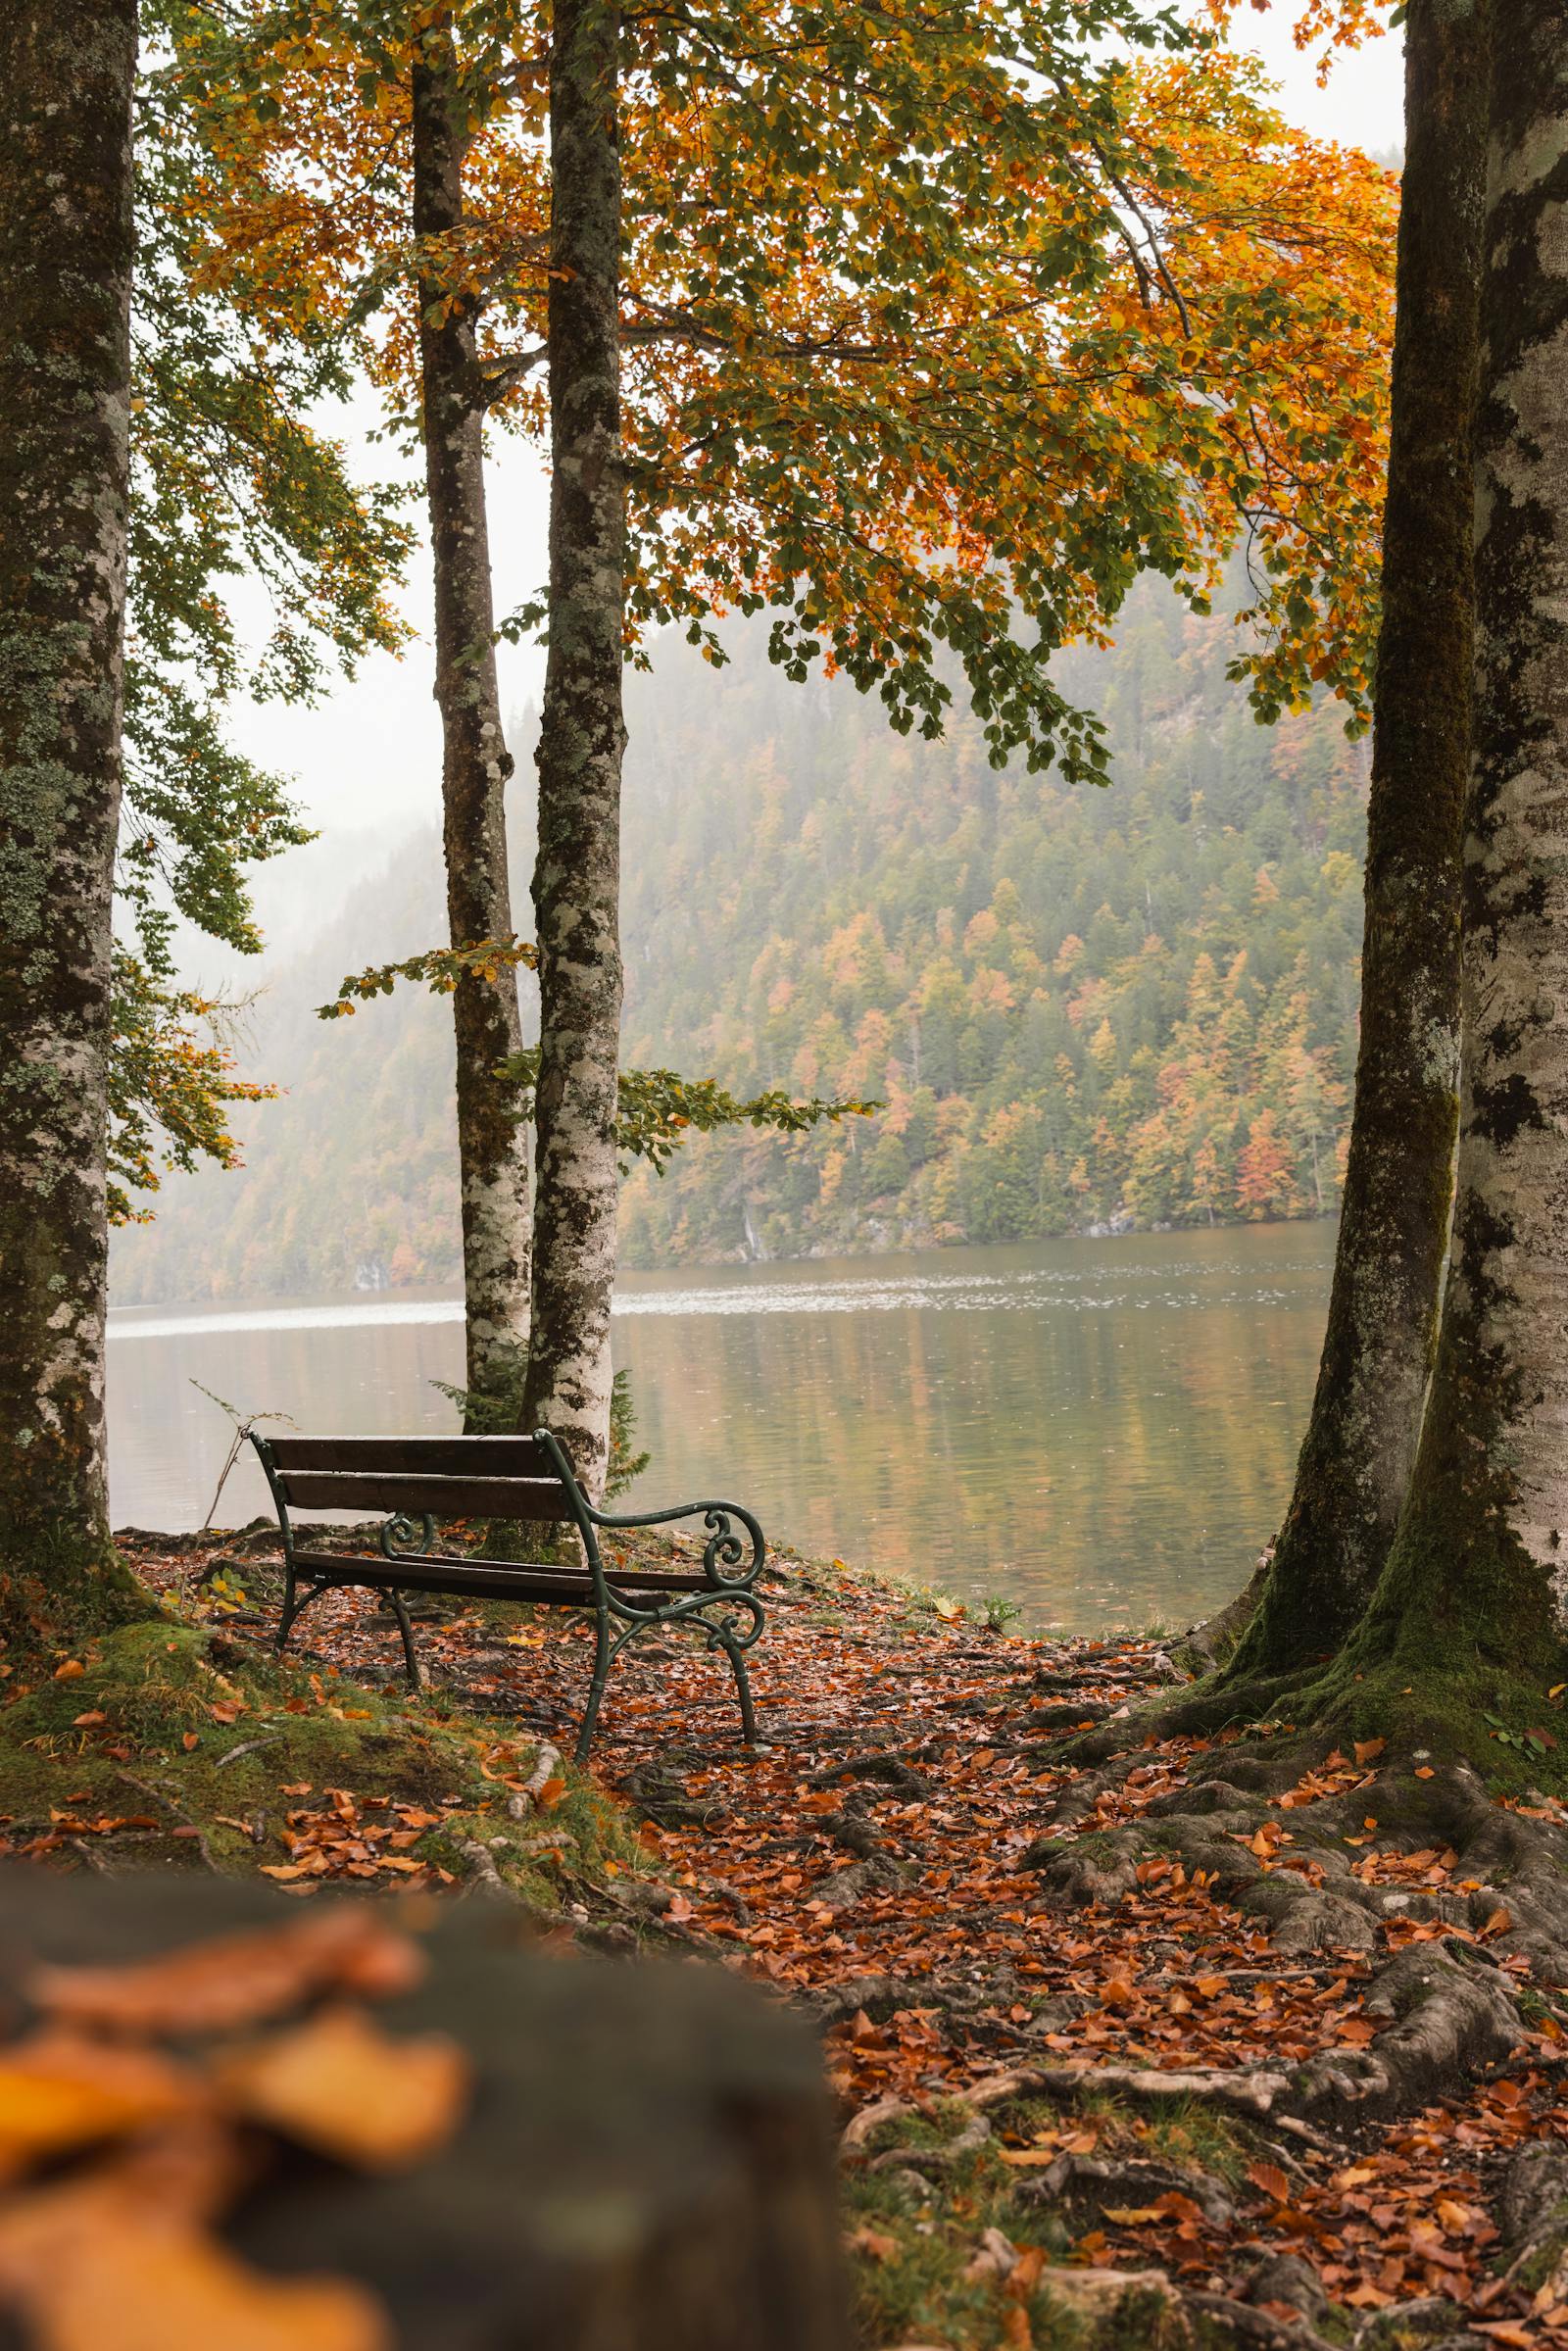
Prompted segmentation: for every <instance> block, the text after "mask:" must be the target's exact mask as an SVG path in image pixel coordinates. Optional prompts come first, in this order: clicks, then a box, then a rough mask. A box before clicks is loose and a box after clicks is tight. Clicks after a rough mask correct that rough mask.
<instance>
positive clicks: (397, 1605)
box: [381, 1592, 419, 1690]
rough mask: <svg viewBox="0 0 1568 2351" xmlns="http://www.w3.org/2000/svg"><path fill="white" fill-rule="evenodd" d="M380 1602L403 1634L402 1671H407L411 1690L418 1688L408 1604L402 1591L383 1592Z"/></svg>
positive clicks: (416, 1665)
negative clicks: (395, 1620) (396, 1622)
mask: <svg viewBox="0 0 1568 2351" xmlns="http://www.w3.org/2000/svg"><path fill="white" fill-rule="evenodd" d="M381 1604H382V1606H383V1607H385V1608H390V1609H391V1611H392V1613H393V1615H394V1616H395V1617H396V1618H397V1620H398V1631H399V1632H400V1633H401V1634H402V1636H403V1665H404V1671H405V1672H406V1673H407V1675H408V1678H409V1688H410V1689H411V1690H417V1689H418V1688H419V1660H418V1658H417V1655H416V1654H415V1648H414V1627H413V1626H412V1625H411V1624H410V1622H409V1611H408V1606H407V1604H406V1602H405V1600H404V1597H403V1594H402V1592H383V1593H382V1595H381Z"/></svg>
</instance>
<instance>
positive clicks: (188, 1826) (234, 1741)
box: [0, 1616, 640, 1909]
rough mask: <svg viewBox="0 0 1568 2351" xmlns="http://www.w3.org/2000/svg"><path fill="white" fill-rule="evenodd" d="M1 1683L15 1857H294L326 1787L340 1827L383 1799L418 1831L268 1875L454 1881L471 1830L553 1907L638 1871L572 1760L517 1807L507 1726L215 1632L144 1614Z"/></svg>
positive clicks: (612, 1812) (510, 1881) (2, 1758)
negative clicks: (538, 1799) (319, 1864)
mask: <svg viewBox="0 0 1568 2351" xmlns="http://www.w3.org/2000/svg"><path fill="white" fill-rule="evenodd" d="M6 1687H7V1690H8V1695H7V1696H6V1698H5V1700H4V1702H3V1707H0V1816H4V1819H3V1825H0V1839H3V1841H4V1844H5V1845H6V1846H7V1847H8V1848H9V1849H10V1850H11V1851H12V1852H22V1853H35V1854H40V1855H44V1856H48V1855H52V1854H60V1853H74V1854H76V1855H79V1856H80V1858H81V1859H82V1860H83V1861H84V1862H86V1863H87V1864H88V1865H89V1866H97V1867H100V1868H110V1869H113V1868H118V1867H122V1866H129V1865H131V1864H145V1863H147V1862H152V1861H156V1862H160V1863H169V1862H173V1863H179V1862H183V1863H185V1864H187V1865H195V1866H201V1865H203V1864H206V1865H210V1866H211V1867H213V1868H216V1869H218V1870H221V1871H223V1872H233V1873H235V1874H243V1873H248V1872H251V1871H265V1870H269V1869H278V1868H289V1867H292V1866H293V1865H294V1864H295V1862H296V1859H297V1852H298V1845H299V1832H300V1827H301V1816H302V1815H303V1816H307V1817H309V1816H310V1815H311V1814H312V1812H313V1809H319V1808H320V1807H321V1806H323V1805H330V1804H332V1803H334V1801H335V1800H336V1799H337V1798H338V1797H339V1796H341V1797H343V1798H346V1799H347V1800H348V1802H349V1804H350V1805H351V1806H352V1808H353V1812H352V1814H351V1813H349V1812H342V1811H341V1807H340V1817H342V1818H343V1819H344V1820H345V1822H351V1821H352V1818H353V1817H354V1815H357V1814H360V1813H362V1812H363V1815H364V1817H365V1818H366V1819H367V1820H368V1819H370V1818H371V1817H372V1816H373V1815H374V1814H375V1813H376V1812H377V1811H385V1808H386V1807H387V1806H389V1805H391V1804H394V1803H395V1804H396V1805H398V1806H400V1807H403V1808H404V1811H403V1815H402V1817H403V1819H404V1820H405V1821H413V1822H417V1824H418V1833H417V1836H414V1837H413V1838H412V1840H411V1841H406V1842H399V1843H398V1844H397V1846H396V1847H395V1848H387V1849H386V1850H382V1849H381V1848H382V1846H383V1845H384V1843H385V1840H384V1839H382V1838H380V1837H372V1838H370V1839H369V1840H368V1842H367V1843H366V1845H365V1851H364V1853H363V1855H362V1856H361V1857H359V1858H356V1857H355V1856H354V1855H353V1853H352V1851H351V1850H350V1848H351V1847H352V1844H353V1842H354V1839H353V1837H352V1836H351V1835H349V1834H348V1833H347V1831H346V1832H345V1835H344V1837H343V1838H342V1840H341V1848H342V1849H341V1851H338V1850H337V1849H335V1848H334V1849H333V1851H332V1852H331V1853H330V1854H329V1857H328V1867H327V1868H326V1869H325V1870H323V1871H322V1872H321V1873H320V1875H319V1877H318V1876H315V1875H312V1874H311V1871H309V1870H308V1871H307V1872H306V1873H305V1874H304V1875H302V1876H301V1877H299V1878H294V1879H288V1880H284V1881H280V1883H284V1884H289V1885H292V1886H296V1887H301V1888H308V1887H309V1886H312V1885H314V1884H316V1883H320V1882H325V1881H326V1880H327V1879H330V1881H331V1882H332V1883H334V1884H338V1883H342V1884H347V1885H358V1886H361V1888H362V1889H374V1888H380V1889H383V1890H384V1889H387V1888H389V1887H391V1886H394V1885H396V1884H397V1883H398V1882H399V1879H400V1878H404V1879H406V1878H407V1877H408V1876H409V1875H410V1874H411V1869H410V1868H409V1867H406V1866H405V1865H413V1867H417V1868H427V1869H428V1870H429V1871H431V1872H433V1873H435V1874H436V1875H437V1879H438V1881H439V1877H440V1873H443V1872H444V1873H446V1874H447V1875H448V1876H449V1877H451V1878H454V1879H467V1878H470V1877H472V1876H473V1874H474V1861H473V1857H472V1855H471V1854H470V1853H468V1852H466V1850H465V1848H466V1847H467V1846H470V1845H472V1844H474V1843H475V1842H477V1843H479V1844H482V1845H483V1846H484V1848H485V1849H486V1851H487V1853H489V1855H490V1857H491V1866H493V1867H494V1869H495V1870H496V1873H497V1875H498V1876H499V1877H500V1878H501V1879H502V1881H503V1883H504V1884H507V1885H509V1886H513V1887H514V1888H515V1890H516V1891H517V1892H518V1893H519V1894H521V1895H522V1896H523V1897H524V1898H525V1899H528V1900H531V1901H533V1902H535V1903H536V1904H537V1905H538V1906H539V1907H541V1908H546V1909H554V1908H558V1907H559V1906H560V1903H561V1899H562V1894H563V1891H564V1882H566V1881H570V1882H578V1881H584V1882H587V1883H588V1884H591V1885H599V1884H603V1883H604V1882H605V1881H606V1880H607V1878H613V1877H614V1876H616V1875H619V1874H621V1873H623V1872H632V1871H635V1870H636V1869H637V1868H638V1867H639V1866H640V1863H639V1858H638V1853H637V1848H636V1847H635V1845H634V1843H633V1842H632V1840H631V1838H630V1837H629V1835H628V1832H627V1830H626V1827H625V1825H624V1823H623V1821H622V1818H621V1816H620V1814H619V1813H618V1811H617V1810H616V1808H615V1807H614V1806H613V1805H612V1804H611V1803H610V1802H609V1800H608V1799H607V1798H606V1797H604V1796H603V1795H602V1794H600V1792H599V1791H598V1790H597V1789H596V1788H594V1786H593V1784H592V1782H591V1781H589V1780H588V1779H587V1778H586V1777H585V1776H584V1775H582V1774H579V1773H577V1772H576V1771H575V1770H574V1769H572V1767H571V1766H569V1765H567V1764H563V1765H561V1766H560V1768H559V1773H558V1774H557V1775H556V1777H557V1779H558V1780H559V1783H560V1786H559V1787H558V1788H556V1789H554V1790H553V1791H552V1796H553V1799H554V1800H553V1801H552V1802H551V1804H550V1807H549V1809H548V1811H545V1812H541V1811H538V1810H537V1809H534V1808H532V1807H530V1809H529V1810H528V1812H527V1814H526V1815H525V1817H523V1818H521V1819H514V1818H513V1816H512V1813H511V1812H510V1810H509V1808H508V1798H509V1793H510V1791H509V1788H508V1786H507V1780H508V1778H515V1777H518V1776H520V1777H522V1778H524V1779H525V1778H526V1777H527V1774H528V1772H529V1770H530V1769H531V1766H532V1762H533V1758H534V1754H535V1752H536V1751H537V1741H536V1740H534V1739H521V1740H519V1739H517V1737H516V1735H515V1728H514V1727H513V1726H509V1725H505V1724H502V1723H499V1722H495V1723H492V1722H488V1721H485V1720H483V1719H476V1718H474V1717H473V1716H471V1715H466V1716H463V1717H462V1718H461V1719H459V1718H454V1717H452V1716H450V1715H448V1714H447V1712H446V1711H445V1710H444V1709H443V1708H442V1707H441V1706H440V1705H439V1704H438V1703H422V1702H411V1701H409V1700H407V1699H404V1698H403V1697H402V1696H401V1695H400V1696H399V1697H398V1698H397V1699H395V1700H393V1699H388V1698H386V1697H383V1696H381V1695H380V1694H379V1693H377V1692H375V1691H371V1690H364V1689H362V1688H361V1687H360V1686H359V1685H357V1684H354V1683H350V1682H347V1681H345V1680H341V1679H340V1678H339V1677H338V1676H336V1675H335V1674H331V1673H328V1674H325V1675H321V1674H314V1673H310V1672H308V1671H302V1670H299V1669H297V1668H294V1667H291V1666H289V1665H287V1664H277V1665H270V1664H268V1663H266V1662H263V1661H261V1660H259V1659H258V1657H257V1655H256V1653H255V1651H254V1650H253V1649H251V1648H250V1647H249V1646H246V1647H244V1648H241V1646H240V1645H239V1643H237V1642H235V1641H231V1640H230V1639H228V1638H227V1637H226V1636H225V1635H224V1634H223V1633H222V1631H221V1629H215V1628H212V1627H209V1626H205V1625H191V1624H187V1623H183V1622H181V1621H179V1620H178V1619H177V1618H174V1617H172V1616H159V1617H155V1618H151V1619H146V1620H144V1621H142V1622H140V1623H136V1624H131V1625H126V1626H124V1627H122V1628H120V1629H118V1630H116V1631H113V1632H107V1633H102V1634H99V1635H96V1636H93V1637H89V1638H88V1639H87V1640H85V1641H79V1642H78V1643H77V1644H76V1645H75V1646H74V1647H73V1649H71V1650H69V1651H68V1650H64V1649H62V1650H59V1651H57V1652H43V1653H41V1654H35V1655H34V1657H33V1658H32V1659H31V1661H30V1662H28V1663H26V1664H23V1665H19V1666H17V1667H15V1668H14V1669H13V1670H12V1672H11V1675H10V1676H9V1678H8V1682H7V1685H6ZM291 1812H293V1813H294V1815H295V1819H294V1822H293V1823H292V1824H291V1821H290V1813H291ZM305 1834H306V1835H307V1837H308V1836H309V1830H308V1829H307V1830H306V1832H305ZM407 1834H408V1832H407V1830H406V1829H404V1830H400V1831H399V1836H400V1837H406V1836H407ZM392 1851H395V1861H394V1860H392V1859H390V1858H389V1853H390V1852H392ZM312 1869H314V1864H313V1865H312Z"/></svg>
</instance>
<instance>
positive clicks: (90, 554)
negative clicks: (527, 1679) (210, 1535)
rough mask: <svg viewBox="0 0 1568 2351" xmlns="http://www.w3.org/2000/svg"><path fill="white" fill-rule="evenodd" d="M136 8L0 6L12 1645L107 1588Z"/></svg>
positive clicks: (0, 1599)
mask: <svg viewBox="0 0 1568 2351" xmlns="http://www.w3.org/2000/svg"><path fill="white" fill-rule="evenodd" d="M135 61H136V7H135V0H7V5H6V6H5V7H4V8H0V285H3V286H4V300H3V301H0V894H3V896H0V1331H3V1335H4V1336H3V1343H0V1625H4V1624H6V1623H8V1622H9V1623H10V1624H12V1625H15V1624H17V1623H19V1622H20V1621H22V1619H23V1617H24V1615H25V1613H26V1612H27V1611H28V1609H29V1606H31V1605H35V1604H38V1602H39V1599H40V1586H43V1587H47V1589H46V1590H43V1591H42V1592H41V1604H42V1606H43V1608H44V1610H45V1612H46V1613H47V1614H48V1615H50V1616H57V1615H59V1614H61V1613H63V1612H64V1610H68V1609H70V1608H72V1607H73V1606H74V1605H76V1604H77V1603H78V1602H80V1601H82V1600H84V1599H87V1598H88V1597H89V1595H90V1594H91V1593H92V1592H93V1591H94V1590H95V1589H96V1592H97V1596H98V1599H99V1601H100V1602H102V1601H103V1600H104V1599H105V1598H106V1596H107V1594H108V1592H109V1591H110V1589H111V1582H110V1572H111V1571H110V1563H111V1561H112V1556H113V1555H112V1552H111V1549H110V1544H109V1503H108V1488H107V1480H106V1474H105V1455H104V1316H105V1308H106V1303H107V1298H106V1277H107V1258H108V1225H107V1214H106V1206H105V1200H106V1189H107V1169H106V1158H107V1150H108V1119H109V1111H108V1068H109V1042H110V969H111V956H110V909H111V898H112V894H113V887H114V872H115V842H116V834H117V828H118V825H119V820H120V790H121V716H122V702H123V644H124V605H125V561H126V528H127V467H128V454H127V445H128V426H129V421H130V288H131V267H132V257H133V250H134V241H133V231H132V224H131V149H130V140H131V93H132V87H133V82H134V76H135Z"/></svg>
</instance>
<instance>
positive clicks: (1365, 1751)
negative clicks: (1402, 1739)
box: [1355, 1739, 1389, 1763]
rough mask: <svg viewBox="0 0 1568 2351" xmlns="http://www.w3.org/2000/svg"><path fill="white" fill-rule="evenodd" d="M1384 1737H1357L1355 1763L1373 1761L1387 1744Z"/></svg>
mask: <svg viewBox="0 0 1568 2351" xmlns="http://www.w3.org/2000/svg"><path fill="white" fill-rule="evenodd" d="M1388 1743H1389V1742H1388V1740H1387V1739H1357V1740H1356V1742H1355V1760H1356V1762H1357V1763H1375V1762H1376V1761H1377V1759H1378V1757H1379V1756H1380V1755H1381V1754H1382V1752H1383V1750H1384V1748H1385V1747H1386V1746H1387V1745H1388Z"/></svg>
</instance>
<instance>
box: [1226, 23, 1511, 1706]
mask: <svg viewBox="0 0 1568 2351" xmlns="http://www.w3.org/2000/svg"><path fill="white" fill-rule="evenodd" d="M1489 19H1490V0H1413V4H1412V6H1411V8H1410V12H1409V16H1408V19H1407V24H1406V35H1405V41H1406V48H1405V74H1406V90H1405V97H1406V126H1407V127H1406V156H1405V164H1404V172H1403V202H1402V207H1401V212H1400V219H1399V239H1398V264H1397V326H1396V336H1395V351H1394V380H1393V418H1392V437H1391V449H1390V465H1389V488H1388V503H1387V510H1386V514H1385V524H1384V546H1383V623H1382V631H1381V636H1380V641H1379V647H1378V666H1377V677H1376V682H1375V712H1374V720H1375V729H1376V732H1375V739H1374V749H1373V761H1372V784H1371V794H1370V802H1369V807H1368V843H1367V862H1366V918H1365V937H1364V948H1363V957H1362V995H1361V1043H1360V1052H1359V1057H1358V1061H1357V1066H1356V1079H1355V1106H1354V1114H1353V1121H1352V1126H1351V1134H1350V1150H1349V1162H1348V1170H1347V1177H1346V1187H1345V1200H1344V1207H1343V1211H1342V1216H1341V1222H1340V1230H1339V1238H1338V1244H1337V1248H1336V1254H1335V1268H1334V1280H1333V1288H1332V1293H1331V1298H1330V1305H1329V1317H1328V1327H1327V1333H1326V1336H1325V1339H1324V1344H1323V1354H1322V1360H1321V1364H1320V1367H1319V1373H1318V1381H1317V1390H1316V1394H1315V1396H1314V1398H1313V1404H1312V1412H1311V1417H1310V1420H1309V1422H1308V1426H1307V1432H1306V1437H1305V1440H1304V1442H1303V1445H1302V1448H1301V1454H1300V1460H1299V1466H1298V1470H1297V1476H1296V1484H1295V1489H1294V1492H1293V1494H1292V1498H1291V1502H1290V1506H1289V1509H1288V1512H1287V1515H1286V1518H1285V1523H1284V1525H1283V1527H1282V1529H1281V1532H1280V1535H1279V1539H1278V1542H1277V1543H1276V1545H1275V1548H1274V1555H1273V1559H1272V1562H1271V1564H1270V1566H1269V1568H1268V1570H1267V1571H1266V1573H1265V1574H1264V1575H1263V1577H1262V1578H1261V1580H1260V1587H1259V1594H1258V1601H1257V1607H1256V1612H1255V1614H1254V1615H1253V1618H1252V1621H1251V1623H1250V1626H1249V1627H1248V1629H1247V1631H1246V1633H1245V1634H1244V1635H1243V1637H1242V1639H1241V1641H1240V1642H1239V1644H1238V1646H1237V1648H1236V1650H1235V1652H1234V1654H1233V1657H1232V1659H1231V1661H1230V1665H1229V1667H1228V1669H1227V1674H1226V1677H1225V1678H1226V1679H1227V1680H1228V1681H1242V1680H1247V1679H1254V1678H1256V1677H1257V1676H1258V1675H1260V1674H1262V1675H1268V1674H1280V1673H1289V1672H1291V1671H1292V1670H1293V1669H1299V1668H1300V1667H1303V1666H1305V1665H1308V1664H1310V1663H1311V1662H1312V1661H1314V1660H1316V1659H1319V1658H1321V1657H1322V1656H1323V1655H1325V1654H1326V1653H1329V1652H1332V1651H1333V1650H1334V1649H1336V1648H1337V1647H1338V1645H1339V1643H1340V1642H1341V1641H1343V1640H1344V1638H1345V1637H1346V1635H1347V1634H1348V1632H1349V1630H1350V1628H1351V1626H1352V1625H1353V1624H1354V1623H1355V1621H1356V1619H1357V1617H1358V1616H1359V1614H1360V1612H1361V1610H1362V1609H1363V1608H1364V1606H1365V1605H1366V1602H1367V1600H1368V1598H1369V1597H1370V1595H1371V1593H1372V1592H1373V1591H1374V1590H1375V1589H1376V1585H1377V1581H1378V1578H1379V1576H1380V1574H1381V1573H1382V1570H1383V1567H1384V1564H1385V1561H1386V1560H1387V1557H1388V1553H1389V1548H1390V1545H1391V1543H1392V1542H1393V1540H1394V1535H1395V1530H1396V1528H1397V1524H1398V1518H1399V1512H1400V1509H1401V1507H1402V1505H1403V1501H1404V1497H1405V1494H1406V1492H1407V1490H1408V1486H1409V1481H1410V1475H1411V1471H1412V1467H1413V1464H1414V1461H1415V1456H1416V1445H1417V1442H1418V1438H1419V1433H1420V1427H1421V1415H1422V1406H1423V1400H1424V1397H1425V1395H1426V1389H1427V1383H1428V1379H1429V1376H1430V1373H1431V1369H1432V1363H1433V1356H1434V1349H1435V1346H1436V1339H1437V1329H1438V1314H1439V1304H1440V1299H1441V1296H1442V1282H1443V1267H1444V1261H1445V1256H1446V1247H1447V1239H1448V1218H1449V1208H1450V1202H1451V1192H1452V1183H1451V1177H1452V1165H1453V1150H1454V1138H1455V1131H1456V1126H1457V1117H1458V1101H1457V1093H1456V1076H1457V1062H1458V1031H1459V984H1460V983H1459V895H1460V894H1459V851H1460V842H1461V838H1462V833H1463V822H1464V815H1463V811H1464V799H1465V790H1466V783H1467V778H1468V773H1469V759H1470V726H1471V645H1472V631H1473V625H1474V579H1473V564H1472V546H1471V533H1472V513H1473V496H1472V488H1471V433H1472V427H1473V421H1474V408H1475V385H1476V369H1477V362H1478V352H1479V305H1480V280H1481V256H1482V220H1483V212H1484V190H1485V157H1486V136H1487V133H1486V119H1487V67H1488V58H1489V55H1490V45H1491V42H1490V24H1489Z"/></svg>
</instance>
